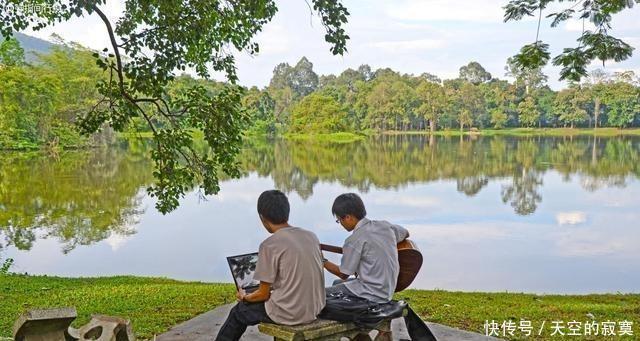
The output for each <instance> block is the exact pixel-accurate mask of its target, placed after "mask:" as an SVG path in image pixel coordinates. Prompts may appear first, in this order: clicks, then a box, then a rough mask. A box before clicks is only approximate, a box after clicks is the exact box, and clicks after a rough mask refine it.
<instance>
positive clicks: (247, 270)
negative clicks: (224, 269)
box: [227, 252, 260, 291]
mask: <svg viewBox="0 0 640 341" xmlns="http://www.w3.org/2000/svg"><path fill="white" fill-rule="evenodd" d="M227 262H228V263H229V268H230V269H231V276H233V281H234V282H235V284H236V288H237V289H240V288H242V289H244V290H245V291H247V290H248V291H253V290H252V289H256V288H257V287H258V286H260V282H259V281H256V280H254V279H253V274H254V273H255V271H256V265H257V264H258V253H257V252H254V253H247V254H244V255H238V256H231V257H227Z"/></svg>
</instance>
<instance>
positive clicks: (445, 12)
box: [25, 0, 640, 89]
mask: <svg viewBox="0 0 640 341" xmlns="http://www.w3.org/2000/svg"><path fill="white" fill-rule="evenodd" d="M507 2H508V1H507V0H456V1H451V0H393V1H391V0H386V1H385V0H343V4H344V5H345V6H346V7H347V8H348V10H349V12H350V16H349V23H348V24H347V26H346V31H347V33H348V34H349V36H350V37H351V39H350V40H349V42H348V45H347V49H348V53H346V54H345V55H344V56H334V55H332V54H331V52H330V51H329V47H330V46H329V44H327V43H326V42H325V41H324V34H325V32H324V29H323V27H322V25H321V24H320V21H319V18H317V17H316V16H314V15H313V14H312V13H311V12H310V9H309V7H308V5H307V3H306V1H305V0H276V4H277V5H278V13H277V14H276V16H275V17H274V18H273V20H272V21H271V22H270V23H268V24H267V25H265V27H264V29H263V31H262V32H260V33H259V34H258V35H257V36H256V41H257V42H258V43H259V44H260V53H259V54H258V55H254V56H250V55H249V54H247V53H243V52H239V53H238V54H237V62H236V66H237V69H238V76H239V78H240V84H242V85H245V86H254V85H255V86H258V87H264V86H266V85H268V83H269V80H270V78H271V75H272V72H273V68H274V67H275V66H276V65H277V64H279V63H281V62H287V63H289V64H291V65H294V64H295V63H296V62H297V61H298V60H299V59H300V58H301V57H303V56H306V57H307V58H308V59H309V60H310V61H311V62H312V63H313V64H314V70H315V71H316V73H318V74H339V73H341V72H342V71H343V70H345V69H347V68H357V67H358V66H359V65H361V64H369V65H370V66H371V67H372V69H374V70H375V69H377V68H384V67H389V68H391V69H393V70H396V71H399V72H402V73H410V74H415V75H419V74H421V73H423V72H429V73H432V74H435V75H437V76H439V77H441V78H445V79H446V78H455V77H457V75H458V70H459V68H460V67H461V66H462V65H465V64H467V63H469V62H470V61H477V62H479V63H480V64H482V65H483V66H484V67H485V68H486V69H487V71H489V72H491V74H492V75H493V76H494V77H498V78H503V79H504V78H507V77H506V76H505V71H504V65H505V62H506V60H507V58H508V57H510V56H512V55H514V54H516V53H517V52H518V50H519V49H520V47H522V46H523V45H525V44H529V43H532V42H533V41H534V40H535V35H536V25H537V21H536V19H535V18H527V19H525V20H523V21H519V22H509V23H504V22H503V21H502V16H503V9H502V7H503V6H504V5H505V4H506V3H507ZM562 4H563V5H564V6H567V3H566V2H565V3H562ZM102 9H103V10H104V11H105V12H106V13H107V14H108V16H109V17H110V18H111V19H112V22H115V21H116V19H117V18H118V17H119V16H120V15H121V14H122V12H123V9H124V5H123V3H122V1H119V0H108V1H107V4H105V5H103V7H102ZM552 11H553V8H552V9H549V10H548V13H550V12H552ZM638 18H640V5H637V6H636V7H634V8H633V9H630V10H626V11H624V12H623V13H620V14H618V15H616V16H615V17H614V20H613V28H614V29H613V30H612V31H611V32H610V33H611V34H612V35H614V36H616V37H618V38H621V39H623V40H625V41H626V42H627V43H629V44H630V45H632V46H633V47H635V49H636V50H635V51H634V52H635V53H634V55H633V56H632V57H631V58H630V59H628V60H627V61H624V62H622V63H615V62H609V63H607V64H606V66H605V68H604V70H605V71H607V72H610V73H613V72H617V71H623V70H633V71H635V72H636V73H637V74H640V24H639V23H638ZM549 24H550V19H545V18H543V22H542V28H541V31H540V39H541V40H543V41H544V42H546V43H548V44H550V45H551V54H552V57H553V56H555V55H557V54H558V53H560V52H561V51H562V49H563V48H565V47H575V46H577V42H576V38H578V36H579V35H580V32H581V31H582V22H581V21H578V20H572V21H569V22H566V23H563V24H561V25H560V26H559V27H556V28H551V27H550V26H549ZM588 28H589V25H587V29H588ZM25 33H27V34H30V35H34V36H37V37H39V38H43V39H48V38H49V36H50V35H51V34H52V33H57V34H59V35H60V36H62V37H63V38H65V39H66V40H70V41H75V42H78V43H81V44H82V45H85V46H88V47H90V48H94V49H102V48H104V47H107V46H109V44H108V37H107V34H106V30H105V29H104V26H103V24H102V22H101V21H100V20H99V18H98V17H97V15H95V14H94V15H92V16H88V17H83V18H74V19H72V20H71V21H69V22H66V23H62V24H58V25H56V26H54V27H50V28H46V29H44V30H42V31H38V32H33V31H26V32H25ZM596 68H602V64H600V63H593V64H592V65H591V69H596ZM559 70H560V69H559V68H557V67H554V66H547V67H546V68H545V69H544V72H545V73H546V74H547V75H549V85H550V86H551V87H552V88H554V89H560V88H563V87H564V86H566V84H565V83H564V82H561V81H559V80H558V78H559V75H558V72H559Z"/></svg>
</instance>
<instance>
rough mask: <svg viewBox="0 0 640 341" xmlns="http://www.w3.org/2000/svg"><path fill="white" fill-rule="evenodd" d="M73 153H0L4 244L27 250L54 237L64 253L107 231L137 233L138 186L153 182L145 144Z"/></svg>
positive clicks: (0, 215) (0, 218)
mask: <svg viewBox="0 0 640 341" xmlns="http://www.w3.org/2000/svg"><path fill="white" fill-rule="evenodd" d="M136 148H137V145H136V144H135V143H134V144H131V145H130V144H129V143H127V144H125V145H121V146H120V147H119V148H108V149H97V150H91V151H82V152H77V151H72V152H64V153H61V154H58V155H43V154H41V153H3V154H2V158H1V159H0V232H1V233H2V235H4V239H5V243H6V244H8V245H13V246H15V247H16V248H18V249H20V250H29V249H31V247H32V245H33V243H34V241H35V240H36V238H42V239H45V238H53V239H57V240H59V241H60V242H61V243H62V251H63V252H64V253H68V252H70V251H71V250H73V249H74V248H76V247H77V246H78V245H90V244H92V243H94V242H98V241H101V240H103V239H105V238H108V237H109V236H111V235H120V236H126V235H130V234H132V233H134V232H135V225H136V224H137V222H138V219H139V217H140V216H141V215H142V214H143V211H142V210H141V209H140V201H141V199H142V198H143V196H144V192H143V191H141V189H142V188H143V187H144V186H145V185H148V184H149V183H150V181H151V174H150V167H151V164H150V162H149V160H148V159H147V158H146V157H145V156H144V155H145V154H146V153H145V152H144V148H142V149H140V148H138V149H136Z"/></svg>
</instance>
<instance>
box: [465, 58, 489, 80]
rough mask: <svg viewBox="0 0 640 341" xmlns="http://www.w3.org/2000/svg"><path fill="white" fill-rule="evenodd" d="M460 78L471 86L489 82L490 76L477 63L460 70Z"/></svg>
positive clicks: (471, 63)
mask: <svg viewBox="0 0 640 341" xmlns="http://www.w3.org/2000/svg"><path fill="white" fill-rule="evenodd" d="M460 78H462V79H464V80H466V81H468V82H471V83H473V84H476V85H478V84H480V83H484V82H488V81H490V80H491V74H490V73H489V72H487V70H485V69H484V68H483V67H482V65H480V63H478V62H470V63H469V64H467V65H465V66H463V67H461V68H460Z"/></svg>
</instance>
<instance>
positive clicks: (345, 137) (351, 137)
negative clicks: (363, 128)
mask: <svg viewBox="0 0 640 341" xmlns="http://www.w3.org/2000/svg"><path fill="white" fill-rule="evenodd" d="M284 137H285V138H286V139H290V140H313V141H322V142H336V143H350V142H355V141H359V140H363V139H364V138H365V137H366V135H364V134H354V133H347V132H342V133H330V134H293V133H289V134H285V135H284Z"/></svg>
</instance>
